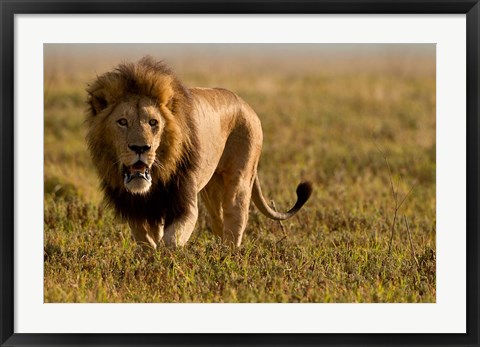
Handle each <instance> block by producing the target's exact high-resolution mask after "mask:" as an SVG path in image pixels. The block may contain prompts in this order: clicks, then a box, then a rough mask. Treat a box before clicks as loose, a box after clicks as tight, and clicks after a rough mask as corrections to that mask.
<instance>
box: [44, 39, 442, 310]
mask: <svg viewBox="0 0 480 347" xmlns="http://www.w3.org/2000/svg"><path fill="white" fill-rule="evenodd" d="M147 54H148V55H151V56H153V57H154V58H156V59H159V60H164V61H165V62H166V63H167V64H168V65H169V66H170V67H171V68H172V69H173V70H174V71H175V72H176V74H177V76H178V77H179V79H180V80H181V81H183V83H184V84H185V85H186V86H188V87H194V86H200V87H222V88H226V89H229V90H231V91H233V92H235V93H237V94H238V95H239V96H241V97H242V98H243V99H244V100H245V101H247V102H248V103H249V104H250V105H251V106H252V107H253V109H254V110H255V111H256V112H257V114H258V116H259V118H260V120H261V122H262V126H263V131H264V146H263V152H262V157H261V159H260V165H259V177H260V180H261V182H262V187H263V191H264V195H265V196H266V197H267V198H268V199H271V200H273V201H274V203H275V206H276V207H277V209H278V210H286V209H288V208H290V207H291V204H293V202H294V200H295V187H296V185H297V184H298V183H299V181H300V180H302V179H308V180H311V181H312V182H313V183H314V187H315V188H314V193H313V196H312V198H311V200H310V201H309V202H308V203H307V205H306V206H305V207H304V209H303V210H302V212H300V213H299V214H298V216H297V217H295V218H293V219H291V220H288V221H285V222H283V224H279V223H278V222H273V221H270V220H267V219H266V218H265V217H263V216H262V215H261V214H260V213H259V212H258V211H257V210H256V209H255V208H252V209H251V213H250V220H249V224H248V226H247V230H246V234H245V236H244V247H243V248H242V249H241V250H239V251H233V252H232V251H230V250H227V249H224V248H223V247H222V245H221V244H220V242H219V240H217V239H215V238H214V236H212V235H211V234H210V233H209V232H208V231H207V230H208V226H207V225H206V222H205V216H204V212H203V211H202V213H201V215H200V218H199V222H198V225H197V231H196V232H195V234H194V237H193V239H192V241H191V242H190V245H189V246H188V247H187V248H185V249H183V250H178V251H176V252H173V253H172V252H169V251H167V250H160V251H158V252H157V253H155V254H154V255H153V257H154V259H153V260H152V259H146V258H145V257H143V256H140V255H139V254H138V252H137V250H136V247H135V244H134V243H133V242H132V241H131V240H130V236H129V231H128V228H127V227H126V225H124V224H123V223H121V221H118V220H117V219H115V217H114V216H113V214H112V213H111V211H110V210H109V209H105V208H104V207H103V204H102V195H101V192H100V190H99V182H98V180H97V177H96V173H95V171H94V169H93V165H92V163H91V161H90V158H89V155H88V151H87V148H86V145H85V134H86V127H85V126H84V124H83V122H84V119H85V115H86V103H85V101H86V93H85V89H86V87H87V85H88V84H89V83H90V82H92V81H93V80H94V79H95V78H96V76H97V75H101V74H103V73H105V72H107V71H109V70H111V69H112V68H114V67H115V66H116V65H118V64H119V63H122V62H127V61H136V60H138V59H140V58H141V57H142V56H144V55H147ZM435 68H436V64H435V45H433V44H378V45H375V44H121V45H120V44H46V45H44V91H45V98H44V105H45V114H44V117H45V152H44V153H45V158H44V160H45V170H44V174H45V301H46V302H66V301H68V302H84V301H88V302H92V301H94V302H97V301H100V302H118V301H121V302H152V301H153V302H159V301H160V302H165V301H166V302H179V301H181V302H184V301H187V302H191V301H194V302H434V301H435V225H436V215H435V153H436V143H435V136H436V133H435V126H436V124H435V107H436V106H435V83H436V82H435ZM395 215H396V217H395ZM394 219H395V223H394V222H393V220H394ZM207 250H208V252H207ZM207 253H208V254H209V255H208V256H207V255H206V254H207ZM209 257H210V258H209ZM216 257H218V259H217V258H216ZM132 259H134V260H132ZM222 259H223V260H222ZM225 259H227V260H228V261H227V260H225ZM245 259H247V261H246V260H245ZM147 264H148V265H147ZM172 264H174V265H172ZM242 264H243V265H242ZM146 268H149V269H150V270H153V272H155V273H156V276H157V277H153V275H152V274H151V272H150V271H147V270H146ZM172 269H174V270H172ZM175 269H177V270H175ZM172 271H173V272H172ZM246 274H248V276H247V275H246ZM139 282H141V283H142V284H141V285H140V287H141V288H138V284H139ZM65 283H68V284H69V286H67V287H65ZM198 283H202V284H203V286H204V287H203V288H200V286H198V285H196V284H198ZM66 288H68V289H66Z"/></svg>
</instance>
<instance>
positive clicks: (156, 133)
mask: <svg viewBox="0 0 480 347" xmlns="http://www.w3.org/2000/svg"><path fill="white" fill-rule="evenodd" d="M87 94H88V100H87V103H88V105H89V108H88V115H87V120H86V124H87V128H88V129H87V137H86V140H87V143H88V148H89V151H90V154H91V158H92V160H93V163H94V166H95V168H96V170H97V172H98V175H99V177H100V181H101V188H102V190H103V193H104V198H105V201H106V203H107V204H108V205H111V206H113V208H114V210H115V212H116V213H117V215H119V216H120V217H121V218H122V219H123V220H125V221H126V222H128V224H129V226H130V229H131V232H132V235H133V238H134V239H135V240H136V241H137V242H138V243H140V244H142V245H144V246H145V245H146V247H147V248H149V247H152V248H157V246H158V245H159V244H160V242H161V241H162V240H163V242H164V243H165V245H166V246H167V247H173V248H174V247H177V246H183V245H185V244H186V242H187V241H188V239H189V238H190V236H191V234H192V232H193V230H194V227H195V224H196V221H197V217H198V198H199V196H200V197H201V198H202V200H203V202H204V205H205V206H206V209H207V211H208V213H209V216H210V219H209V227H210V229H211V230H212V231H213V232H214V233H215V234H217V235H219V236H220V237H221V238H222V239H223V241H224V242H225V243H227V244H229V245H231V246H233V247H238V246H240V245H241V242H242V237H243V233H244V231H245V228H246V225H247V219H248V213H249V205H250V201H251V200H253V202H254V203H255V205H256V206H257V208H258V209H259V210H260V211H261V212H262V213H263V214H264V215H265V216H267V217H269V218H272V219H276V220H284V219H287V218H290V217H292V216H293V215H295V214H296V213H297V212H298V211H299V210H300V208H301V207H302V206H303V205H304V204H305V202H306V201H307V200H308V199H309V197H310V196H311V193H312V184H311V183H310V182H302V183H300V184H299V185H298V187H297V190H296V193H297V201H296V203H295V205H294V206H293V207H292V208H291V209H290V210H289V211H288V212H285V213H281V212H277V211H275V210H273V209H272V208H271V207H269V205H268V204H267V203H266V201H265V198H264V197H263V195H262V191H261V188H260V182H259V179H258V176H257V166H258V162H259V159H260V153H261V149H262V142H263V133H262V127H261V124H260V120H259V118H258V116H257V114H256V113H255V111H254V110H253V109H252V108H251V107H250V106H249V105H248V104H247V103H246V102H245V101H243V100H242V99H241V98H240V97H239V96H237V95H236V94H234V93H233V92H231V91H228V90H226V89H220V88H187V87H185V86H184V85H183V84H182V83H181V82H180V81H179V79H178V78H177V77H176V76H175V74H174V73H173V72H172V70H170V69H169V68H168V67H167V65H166V64H165V63H163V62H162V61H156V60H154V59H153V58H152V57H149V56H147V57H144V58H142V59H141V60H139V61H138V62H136V63H124V64H121V65H119V66H117V67H116V68H115V69H114V70H112V71H110V72H107V73H105V74H103V75H101V76H98V77H97V78H96V79H95V81H94V82H93V83H92V84H91V85H89V86H88V88H87Z"/></svg>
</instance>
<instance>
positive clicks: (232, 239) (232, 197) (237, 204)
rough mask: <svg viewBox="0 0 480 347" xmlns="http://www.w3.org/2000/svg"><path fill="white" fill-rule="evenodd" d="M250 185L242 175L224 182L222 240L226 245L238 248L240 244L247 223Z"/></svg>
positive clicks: (251, 183)
mask: <svg viewBox="0 0 480 347" xmlns="http://www.w3.org/2000/svg"><path fill="white" fill-rule="evenodd" d="M252 185H253V180H251V179H246V178H245V177H243V176H242V175H238V176H233V177H229V178H228V179H226V181H225V194H224V199H223V218H224V228H223V240H224V242H225V243H226V244H229V245H232V246H236V247H239V246H240V244H241V243H242V237H243V232H244V231H245V228H246V226H247V221H248V212H249V211H248V210H249V207H250V199H251V196H252Z"/></svg>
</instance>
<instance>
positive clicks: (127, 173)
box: [123, 160, 152, 184]
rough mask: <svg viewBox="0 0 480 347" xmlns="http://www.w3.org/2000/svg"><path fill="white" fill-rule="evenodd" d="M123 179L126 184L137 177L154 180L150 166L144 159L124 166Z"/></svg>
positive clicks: (148, 180) (149, 180)
mask: <svg viewBox="0 0 480 347" xmlns="http://www.w3.org/2000/svg"><path fill="white" fill-rule="evenodd" d="M123 177H124V178H123V181H124V182H125V184H128V183H130V182H131V181H132V180H134V179H136V178H141V179H144V180H145V181H147V182H151V181H152V176H151V174H150V168H149V167H148V166H147V165H146V164H145V163H144V162H142V161H140V160H139V161H137V162H136V163H135V164H133V165H132V166H124V167H123Z"/></svg>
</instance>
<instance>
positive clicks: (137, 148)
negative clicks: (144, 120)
mask: <svg viewBox="0 0 480 347" xmlns="http://www.w3.org/2000/svg"><path fill="white" fill-rule="evenodd" d="M128 148H130V149H131V150H132V151H134V152H135V153H137V154H142V153H144V152H147V151H149V150H150V146H149V145H144V146H137V145H128Z"/></svg>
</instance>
